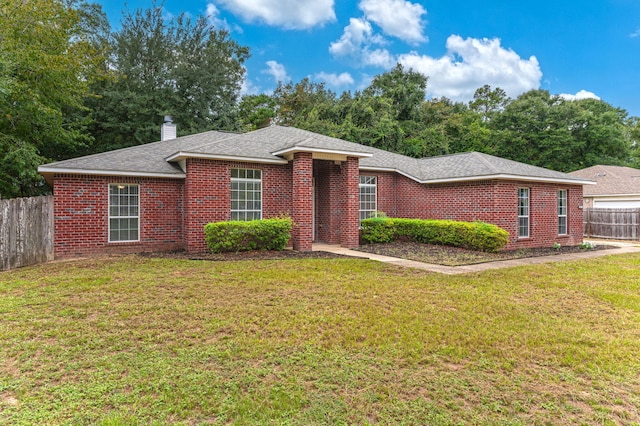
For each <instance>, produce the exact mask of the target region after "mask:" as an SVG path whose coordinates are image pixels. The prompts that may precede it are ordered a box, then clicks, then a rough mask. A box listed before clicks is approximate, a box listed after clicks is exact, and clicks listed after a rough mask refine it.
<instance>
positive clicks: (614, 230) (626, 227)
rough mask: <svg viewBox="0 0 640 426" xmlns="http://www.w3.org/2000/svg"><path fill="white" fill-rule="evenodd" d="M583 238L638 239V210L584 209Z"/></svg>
mask: <svg viewBox="0 0 640 426" xmlns="http://www.w3.org/2000/svg"><path fill="white" fill-rule="evenodd" d="M584 236H585V237H595V238H611V239H615V240H638V239H640V209H584Z"/></svg>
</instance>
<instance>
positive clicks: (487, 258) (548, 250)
mask: <svg viewBox="0 0 640 426" xmlns="http://www.w3.org/2000/svg"><path fill="white" fill-rule="evenodd" d="M609 248H614V247H613V246H605V245H599V246H596V247H595V248H594V249H593V250H605V249H609ZM357 250H359V251H363V252H367V253H375V254H381V255H385V256H392V257H398V258H402V259H410V260H416V261H419V262H425V263H435V264H440V265H448V266H459V265H470V264H475V263H484V262H494V261H499V260H510V259H522V258H525V257H537V256H550V255H562V254H567V253H579V252H584V251H585V250H584V249H580V248H579V247H560V248H559V249H557V250H556V249H554V248H552V247H544V248H537V249H520V250H508V251H501V252H499V253H482V252H477V251H473V250H466V249H462V248H458V247H447V246H437V245H431V244H419V243H414V242H411V241H402V242H394V243H387V244H365V245H362V246H360V248H358V249H357ZM140 255H141V256H144V257H159V258H167V259H188V260H212V261H238V260H285V259H309V258H321V259H334V258H349V256H344V255H340V254H335V253H329V252H325V251H307V252H301V251H294V250H282V251H266V250H256V251H244V252H232V253H215V254H214V253H187V252H184V251H176V252H169V253H141V254H140Z"/></svg>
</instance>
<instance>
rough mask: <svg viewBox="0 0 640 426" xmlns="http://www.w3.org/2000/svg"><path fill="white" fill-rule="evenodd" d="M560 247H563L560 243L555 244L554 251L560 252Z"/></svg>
mask: <svg viewBox="0 0 640 426" xmlns="http://www.w3.org/2000/svg"><path fill="white" fill-rule="evenodd" d="M560 247H562V246H561V245H560V243H553V249H554V250H555V251H559V250H560Z"/></svg>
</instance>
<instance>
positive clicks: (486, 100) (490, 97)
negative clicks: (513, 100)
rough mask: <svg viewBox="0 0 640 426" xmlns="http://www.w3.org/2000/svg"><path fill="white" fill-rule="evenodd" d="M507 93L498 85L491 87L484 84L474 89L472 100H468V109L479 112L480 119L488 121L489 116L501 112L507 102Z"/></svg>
mask: <svg viewBox="0 0 640 426" xmlns="http://www.w3.org/2000/svg"><path fill="white" fill-rule="evenodd" d="M509 101H510V99H509V97H508V96H507V93H506V92H505V91H504V90H502V89H501V88H499V87H496V88H495V89H491V86H489V85H488V84H485V85H484V86H482V87H479V88H478V89H476V91H475V93H474V94H473V100H471V101H469V109H471V111H474V112H476V113H478V114H480V117H481V118H482V121H484V122H487V121H490V120H491V118H492V117H493V116H494V115H496V114H498V113H500V112H502V111H503V110H504V108H505V107H506V106H507V105H508V104H509Z"/></svg>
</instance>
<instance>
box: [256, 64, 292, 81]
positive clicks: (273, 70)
mask: <svg viewBox="0 0 640 426" xmlns="http://www.w3.org/2000/svg"><path fill="white" fill-rule="evenodd" d="M267 67H269V68H267V69H266V70H263V71H262V72H263V73H264V74H269V75H270V76H272V77H273V79H274V80H275V81H276V83H278V82H280V81H282V82H286V81H288V80H291V78H290V77H289V76H288V75H287V70H286V68H285V67H284V65H282V64H279V63H278V62H276V61H267Z"/></svg>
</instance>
